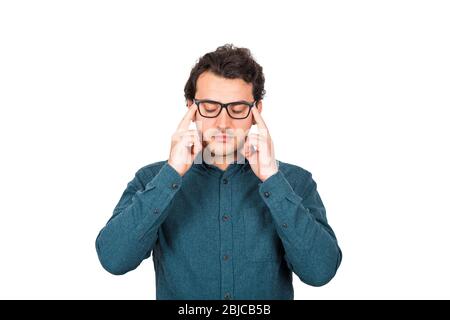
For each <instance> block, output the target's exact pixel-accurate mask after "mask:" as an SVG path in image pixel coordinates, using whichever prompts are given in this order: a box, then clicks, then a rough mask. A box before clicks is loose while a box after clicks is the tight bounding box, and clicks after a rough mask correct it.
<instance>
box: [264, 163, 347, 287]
mask: <svg viewBox="0 0 450 320" xmlns="http://www.w3.org/2000/svg"><path fill="white" fill-rule="evenodd" d="M307 173H308V174H307V176H306V180H305V184H302V185H306V186H305V187H304V189H302V190H304V192H302V193H300V192H296V191H295V190H294V189H293V188H292V187H291V185H290V184H289V182H288V181H287V179H286V177H285V176H284V174H283V173H282V172H281V170H278V172H277V173H275V174H274V175H272V176H270V177H269V178H268V179H266V180H265V181H264V182H261V183H260V185H259V193H260V195H261V197H262V199H263V201H264V202H265V204H266V205H267V207H268V208H269V210H270V212H271V215H272V218H273V221H274V223H275V225H276V230H277V233H278V235H279V237H280V239H281V241H282V243H283V247H284V249H285V256H284V258H285V260H286V262H287V265H288V267H289V268H290V269H291V270H292V271H293V272H294V273H295V274H296V275H297V276H298V277H299V278H300V280H301V281H302V282H304V283H306V284H309V285H312V286H322V285H324V284H326V283H328V282H329V281H330V280H331V279H332V278H333V277H334V275H335V274H336V271H337V269H338V268H339V265H340V263H341V260H342V252H341V249H340V248H339V246H338V243H337V239H336V236H335V234H334V232H333V230H332V228H331V227H330V225H329V224H328V222H327V218H326V211H325V207H324V205H323V203H322V200H321V198H320V195H319V193H318V191H317V184H316V182H315V181H314V180H313V178H312V176H311V174H310V173H309V172H307ZM300 194H302V195H300Z"/></svg>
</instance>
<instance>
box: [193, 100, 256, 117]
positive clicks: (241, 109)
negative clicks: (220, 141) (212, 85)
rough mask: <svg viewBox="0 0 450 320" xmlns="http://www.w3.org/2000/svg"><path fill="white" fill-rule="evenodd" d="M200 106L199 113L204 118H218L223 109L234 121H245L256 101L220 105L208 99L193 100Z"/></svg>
mask: <svg viewBox="0 0 450 320" xmlns="http://www.w3.org/2000/svg"><path fill="white" fill-rule="evenodd" d="M193 100H194V103H195V104H196V105H197V106H198V111H199V113H200V115H201V116H202V117H205V118H216V117H218V116H219V114H220V112H222V109H223V108H225V109H226V110H227V113H228V115H229V116H230V117H231V118H233V119H245V118H247V117H248V115H249V114H250V111H251V109H252V107H254V106H255V105H256V100H255V101H253V102H252V103H249V102H247V101H235V102H229V103H220V102H217V101H214V100H208V99H193Z"/></svg>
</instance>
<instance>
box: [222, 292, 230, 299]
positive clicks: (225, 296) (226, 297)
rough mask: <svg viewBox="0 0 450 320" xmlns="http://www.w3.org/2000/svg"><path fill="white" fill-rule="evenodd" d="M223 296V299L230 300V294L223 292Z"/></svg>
mask: <svg viewBox="0 0 450 320" xmlns="http://www.w3.org/2000/svg"><path fill="white" fill-rule="evenodd" d="M223 297H224V298H225V300H230V299H231V294H229V293H228V292H227V293H225V295H224V296H223Z"/></svg>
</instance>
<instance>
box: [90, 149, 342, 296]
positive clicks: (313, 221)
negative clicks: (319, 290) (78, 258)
mask: <svg viewBox="0 0 450 320" xmlns="http://www.w3.org/2000/svg"><path fill="white" fill-rule="evenodd" d="M196 159H197V160H198V157H197V158H196ZM278 164H279V170H278V172H277V173H276V174H274V175H272V176H270V177H269V178H268V179H266V181H264V182H262V181H261V180H260V179H259V178H258V177H257V176H256V175H255V174H254V173H253V171H252V170H251V167H250V165H249V163H248V161H247V159H245V163H241V161H240V162H239V163H238V162H234V163H232V164H230V165H229V166H228V168H227V169H226V170H225V171H223V170H221V169H220V168H218V167H216V166H214V165H209V164H207V163H205V162H202V161H201V160H200V161H199V162H197V161H194V163H193V165H192V166H191V168H190V169H189V170H188V171H187V172H186V173H185V174H184V175H183V176H182V177H181V176H180V175H179V174H178V172H177V171H176V170H175V169H173V167H171V166H170V165H169V164H168V163H167V160H166V161H160V162H156V163H153V164H150V165H147V166H145V167H143V168H141V169H139V170H138V171H137V173H136V175H135V177H134V179H133V180H131V181H130V182H129V183H128V185H127V188H126V189H125V191H124V192H123V194H122V196H121V198H120V200H119V202H118V204H117V205H116V207H115V209H114V211H113V215H112V217H111V218H110V219H109V221H108V222H107V224H106V225H105V226H104V228H103V229H102V230H101V231H100V233H99V234H98V236H97V239H96V249H97V254H98V257H99V260H100V262H101V264H102V266H103V267H104V268H105V269H106V270H107V271H109V272H110V273H112V274H116V275H121V274H125V273H127V272H128V271H130V270H133V269H135V268H136V267H137V266H139V264H140V263H141V262H142V261H143V260H144V259H146V258H148V257H150V255H151V253H152V252H153V263H154V268H155V279H156V299H226V300H229V299H293V297H294V292H293V287H292V273H293V272H294V273H295V274H296V275H297V276H298V277H299V278H300V280H301V281H303V282H304V283H306V284H309V285H312V286H321V285H324V284H326V283H328V282H329V281H330V280H331V279H332V278H333V276H334V275H335V273H336V271H337V269H338V267H339V265H340V262H341V259H342V253H341V250H340V248H339V246H338V243H337V240H336V237H335V234H334V232H333V230H332V229H331V227H330V226H329V224H328V223H327V218H326V212H325V207H324V205H323V203H322V200H321V198H320V196H319V193H318V191H317V185H316V182H315V181H314V180H313V178H312V176H311V173H310V172H308V171H306V170H304V169H302V168H301V167H298V166H295V165H292V164H288V163H284V162H281V161H278Z"/></svg>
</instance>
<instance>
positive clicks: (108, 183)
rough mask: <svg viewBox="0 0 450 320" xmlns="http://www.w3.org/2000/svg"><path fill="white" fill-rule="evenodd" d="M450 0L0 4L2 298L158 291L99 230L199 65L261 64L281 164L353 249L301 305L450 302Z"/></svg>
mask: <svg viewBox="0 0 450 320" xmlns="http://www.w3.org/2000/svg"><path fill="white" fill-rule="evenodd" d="M449 16H450V6H449V3H448V2H446V1H411V0H409V1H314V2H312V1H308V2H307V3H301V2H299V1H292V2H289V1H276V2H271V3H269V2H264V1H261V0H259V1H230V0H228V1H220V2H213V1H179V2H175V1H164V2H161V1H2V2H0V110H1V111H0V139H1V157H0V159H1V160H0V161H1V165H0V199H1V203H0V205H1V208H0V254H1V256H0V298H8V299H9V298H26V299H31V298H39V299H47V298H56V299H68V298H75V299H81V298H83V299H84V298H87V299H103V298H107V299H109V298H114V299H119V298H120V299H128V298H130V299H131V298H132V299H154V298H155V288H154V269H153V263H152V261H151V259H149V260H146V261H145V262H143V263H142V264H141V266H140V267H139V268H138V269H136V270H135V271H133V272H130V273H128V274H127V275H125V276H120V277H118V276H112V275H110V274H108V273H107V272H106V271H104V270H103V269H102V267H101V265H100V263H99V262H98V259H97V256H96V251H95V246H94V242H95V238H96V236H97V233H98V232H99V230H100V229H101V227H103V225H104V224H105V223H106V221H107V219H109V217H110V216H111V214H112V210H113V208H114V206H115V205H116V203H117V201H118V200H119V197H120V195H121V194H122V192H123V190H124V189H125V187H126V184H127V183H128V181H129V180H131V179H132V178H133V176H134V173H135V172H136V171H137V169H139V168H140V167H142V166H144V165H146V164H149V163H152V162H155V161H159V160H165V159H167V157H168V153H169V145H170V136H171V134H172V133H173V131H174V129H175V128H176V125H177V124H178V122H179V120H180V119H181V117H182V116H183V114H184V113H185V104H184V96H183V88H184V84H185V82H186V80H187V78H188V76H189V72H190V70H191V68H192V67H193V65H194V64H195V62H196V61H197V59H198V58H199V57H200V56H201V55H203V54H205V53H206V52H209V51H213V50H215V49H216V48H217V47H218V46H220V45H223V44H225V43H233V44H235V45H237V46H243V47H247V48H249V49H250V50H251V51H252V53H253V55H254V57H255V59H256V60H257V61H258V62H259V63H260V64H261V65H262V66H263V68H264V73H265V77H266V90H267V94H266V97H265V99H264V102H263V103H264V110H263V113H262V115H263V117H264V119H265V121H266V123H267V125H268V127H269V130H270V132H271V135H272V136H273V140H274V144H275V152H276V157H277V159H279V160H282V161H285V162H289V163H293V164H297V165H300V166H302V167H304V168H305V169H307V170H309V171H311V172H312V173H313V177H314V179H315V180H316V181H317V183H318V190H319V192H320V194H321V196H322V199H323V201H324V203H325V206H326V209H327V215H328V220H329V222H330V224H331V226H332V227H333V229H334V230H335V232H336V235H337V237H338V240H339V244H340V246H341V248H342V251H343V260H342V265H341V267H340V269H339V271H338V273H337V275H336V277H335V278H334V279H333V280H332V281H331V282H330V283H329V284H328V285H326V286H324V287H320V288H313V287H308V286H307V285H305V284H303V283H301V282H300V281H299V280H298V278H296V277H295V283H294V284H295V298H296V299H312V298H321V299H332V298H333V299H334V298H337V299H348V298H356V299H368V298H375V299H381V298H383V299H393V298H414V299H415V298H450V294H449V287H450V272H449V270H450V256H449V252H450V250H449V244H450V235H449V232H448V230H449V222H450V218H449V214H450V204H449V198H450V197H449V190H450V183H449V181H450V180H449V179H450V169H449V167H448V164H449V163H450V153H449V141H448V140H449V136H450V129H449V125H448V123H449V112H448V110H449V107H450V97H449V89H450V62H449V61H450V59H449V57H450V44H449V42H450V41H449V39H450V19H449Z"/></svg>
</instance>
